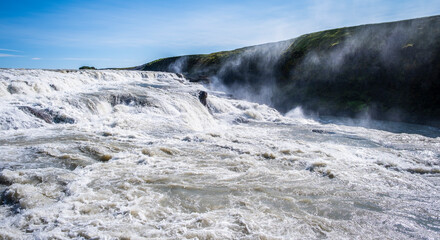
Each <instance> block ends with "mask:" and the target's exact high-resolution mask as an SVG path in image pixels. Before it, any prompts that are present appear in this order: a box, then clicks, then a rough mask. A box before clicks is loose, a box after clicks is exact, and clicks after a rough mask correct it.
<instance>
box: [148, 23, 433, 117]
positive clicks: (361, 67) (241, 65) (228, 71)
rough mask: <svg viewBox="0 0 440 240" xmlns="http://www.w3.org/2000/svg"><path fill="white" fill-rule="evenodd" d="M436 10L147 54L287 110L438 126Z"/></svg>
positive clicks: (162, 66) (161, 66) (214, 85)
mask: <svg viewBox="0 0 440 240" xmlns="http://www.w3.org/2000/svg"><path fill="white" fill-rule="evenodd" d="M438 26H440V17H439V16H434V17H428V18H421V19H412V20H406V21H399V22H392V23H383V24H371V25H363V26H357V27H349V28H340V29H333V30H327V31H322V32H317V33H311V34H306V35H302V36H300V37H297V38H295V39H291V40H286V41H282V42H276V43H268V44H263V45H257V46H252V47H246V48H241V49H236V50H233V51H225V52H217V53H212V54H202V55H188V56H183V57H175V58H168V59H164V60H161V61H159V62H153V63H151V64H150V65H147V66H145V67H143V68H142V69H144V70H166V71H172V72H178V73H182V74H184V75H186V76H187V77H188V78H189V79H190V80H191V81H204V82H207V83H209V87H210V88H211V89H213V90H222V91H225V92H227V93H229V94H232V95H233V96H234V97H236V98H240V99H246V100H249V101H254V102H258V103H262V104H266V105H269V106H271V107H274V108H276V109H277V110H278V111H280V112H281V113H287V112H289V111H291V110H292V109H295V108H296V107H301V108H302V110H303V112H304V114H305V116H317V117H319V116H342V117H350V118H360V119H379V120H390V121H405V122H414V123H422V124H429V125H435V126H437V125H438V126H440V109H439V108H438V106H440V95H439V94H438V92H439V91H440V70H439V69H440V28H439V27H438Z"/></svg>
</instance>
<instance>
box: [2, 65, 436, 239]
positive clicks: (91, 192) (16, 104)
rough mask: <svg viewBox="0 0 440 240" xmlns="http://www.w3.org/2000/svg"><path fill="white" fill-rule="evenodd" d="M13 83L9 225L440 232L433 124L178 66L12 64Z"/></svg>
mask: <svg viewBox="0 0 440 240" xmlns="http://www.w3.org/2000/svg"><path fill="white" fill-rule="evenodd" d="M199 91H206V92H208V98H207V102H208V106H207V107H206V106H204V105H203V104H201V102H200V101H199V99H198V92H199ZM0 99H1V102H0V192H1V205H0V239H118V238H119V239H354V238H356V239H414V238H415V239H436V238H438V236H439V234H440V217H439V216H440V130H439V129H437V128H434V127H428V126H421V125H411V124H404V123H386V122H375V123H374V124H376V125H377V126H378V125H380V126H381V127H371V126H372V125H371V124H370V125H368V124H366V125H365V124H364V125H363V124H341V123H340V121H339V120H334V119H330V120H329V119H318V118H314V119H312V118H307V117H304V116H303V115H302V114H301V111H300V110H299V109H296V110H293V111H291V112H290V113H288V114H286V115H282V114H280V113H279V112H277V111H276V110H275V109H273V108H270V107H268V106H266V105H261V104H257V103H252V102H248V101H244V100H238V99H234V98H232V97H231V96H229V95H228V94H226V93H224V92H220V91H215V90H212V89H210V88H208V87H207V86H205V85H202V84H199V83H192V82H189V81H188V80H186V79H185V78H184V76H182V75H180V74H174V73H165V72H143V71H116V70H99V71H76V70H26V69H21V70H20V69H0ZM374 124H373V125H374ZM396 129H398V130H399V129H403V130H405V129H406V130H408V129H410V130H411V131H398V130H396Z"/></svg>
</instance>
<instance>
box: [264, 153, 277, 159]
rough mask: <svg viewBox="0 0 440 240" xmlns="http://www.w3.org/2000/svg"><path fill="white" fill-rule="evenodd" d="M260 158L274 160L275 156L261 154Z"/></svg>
mask: <svg viewBox="0 0 440 240" xmlns="http://www.w3.org/2000/svg"><path fill="white" fill-rule="evenodd" d="M261 156H262V157H264V158H265V159H275V158H276V157H275V155H273V154H272V153H263V154H261Z"/></svg>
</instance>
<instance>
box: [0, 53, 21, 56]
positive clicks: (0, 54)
mask: <svg viewBox="0 0 440 240" xmlns="http://www.w3.org/2000/svg"><path fill="white" fill-rule="evenodd" d="M0 57H18V56H17V55H12V54H6V53H0Z"/></svg>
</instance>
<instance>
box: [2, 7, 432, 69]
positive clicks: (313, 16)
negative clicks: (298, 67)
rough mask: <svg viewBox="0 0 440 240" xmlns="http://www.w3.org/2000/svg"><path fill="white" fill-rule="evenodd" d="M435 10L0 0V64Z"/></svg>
mask: <svg viewBox="0 0 440 240" xmlns="http://www.w3.org/2000/svg"><path fill="white" fill-rule="evenodd" d="M439 14H440V1H438V0H417V1H414V0H400V1H397V0H389V1H378V0H371V1H367V0H364V1H360V0H355V1H348V0H321V1H313V0H311V1H281V0H271V1H268V0H266V1H258V0H256V1H248V0H242V1H237V0H235V1H232V0H231V1H230V0H225V1H206V0H205V1H201V0H200V1H199V0H188V1H181V0H162V1H159V0H157V1H148V0H146V1H140V0H132V1H129V0H125V1H121V0H109V1H103V0H95V1H86V0H70V1H67V0H65V1H63V0H53V1H48V0H40V1H36V0H34V1H31V0H26V1H22V0H0V68H78V67H80V66H82V65H92V66H95V67H99V68H104V67H129V66H137V65H141V64H143V63H146V62H149V61H152V60H155V59H158V58H162V57H169V56H175V55H184V54H198V53H210V52H214V51H221V50H230V49H235V48H239V47H244V46H249V45H255V44H260V43H266V42H274V41H280V40H285V39H290V38H294V37H297V36H299V35H301V34H305V33H310V32H315V31H319V30H325V29H331V28H337V27H344V26H355V25H360V24H367V23H378V22H387V21H395V20H402V19H409V18H416V17H424V16H432V15H439Z"/></svg>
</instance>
